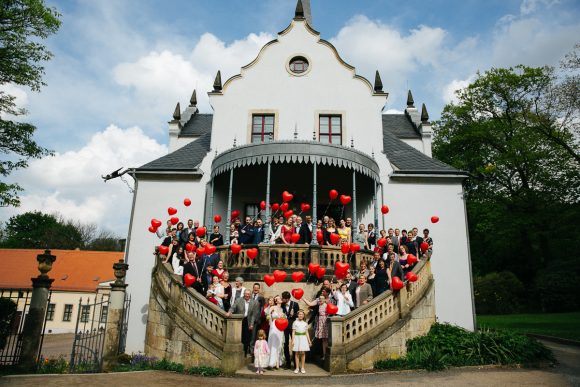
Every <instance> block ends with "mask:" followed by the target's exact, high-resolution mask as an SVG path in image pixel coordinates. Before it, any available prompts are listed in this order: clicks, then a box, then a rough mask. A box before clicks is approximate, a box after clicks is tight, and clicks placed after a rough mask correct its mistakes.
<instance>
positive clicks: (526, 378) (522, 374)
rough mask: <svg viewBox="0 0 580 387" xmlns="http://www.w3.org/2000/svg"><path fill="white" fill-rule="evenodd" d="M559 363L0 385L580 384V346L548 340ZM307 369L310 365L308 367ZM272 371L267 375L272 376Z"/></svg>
mask: <svg viewBox="0 0 580 387" xmlns="http://www.w3.org/2000/svg"><path fill="white" fill-rule="evenodd" d="M545 344H546V345H548V346H549V347H550V348H551V349H552V350H553V351H554V354H555V355H556V357H557V359H558V360H559V361H560V365H558V366H557V367H555V368H552V369H542V370H528V369H506V368H461V369H452V370H447V371H444V372H424V371H404V372H389V373H380V374H359V375H346V376H332V377H328V376H327V377H312V376H311V377H309V378H294V377H290V378H283V377H279V378H276V379H274V378H272V377H263V378H252V379H248V378H243V377H234V378H211V379H210V378H201V377H197V376H188V375H181V374H175V373H171V372H158V371H145V372H130V373H113V374H96V375H32V376H10V377H3V378H0V386H34V385H38V386H40V385H42V387H52V386H54V387H60V386H79V387H89V386H99V387H100V386H107V385H108V386H111V385H114V386H115V387H122V386H139V387H145V386H171V387H175V386H181V385H186V384H187V385H193V384H196V383H199V384H200V385H206V384H208V383H211V384H212V385H222V386H225V385H232V383H234V385H235V386H236V387H238V386H239V387H246V386H247V387H255V386H272V387H280V386H285V385H304V386H329V385H332V386H333V387H335V386H348V387H352V386H357V385H372V386H383V385H388V386H403V385H404V386H420V387H425V386H432V385H435V386H461V387H464V386H469V387H478V386H485V387H488V386H558V387H561V386H580V348H578V347H569V346H565V345H561V344H555V343H551V342H545ZM306 369H307V371H308V365H307V368H306ZM275 372H280V373H282V371H271V372H270V373H269V374H270V375H273V374H274V373H275Z"/></svg>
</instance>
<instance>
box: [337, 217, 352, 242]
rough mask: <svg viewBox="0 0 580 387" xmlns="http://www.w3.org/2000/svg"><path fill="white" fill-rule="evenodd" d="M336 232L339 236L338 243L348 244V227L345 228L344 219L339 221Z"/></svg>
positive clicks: (349, 238)
mask: <svg viewBox="0 0 580 387" xmlns="http://www.w3.org/2000/svg"><path fill="white" fill-rule="evenodd" d="M336 232H337V233H338V235H340V242H338V243H339V244H343V243H350V241H351V235H350V227H346V222H345V221H344V219H341V220H340V226H339V227H338V228H337V229H336Z"/></svg>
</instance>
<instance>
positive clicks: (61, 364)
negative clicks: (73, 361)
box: [36, 356, 68, 374]
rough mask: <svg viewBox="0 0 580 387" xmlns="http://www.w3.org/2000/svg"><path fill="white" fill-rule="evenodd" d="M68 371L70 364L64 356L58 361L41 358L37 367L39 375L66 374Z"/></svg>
mask: <svg viewBox="0 0 580 387" xmlns="http://www.w3.org/2000/svg"><path fill="white" fill-rule="evenodd" d="M67 371H68V362H67V361H66V359H65V358H64V356H60V357H58V358H56V359H49V358H44V357H42V356H41V357H40V359H39V361H38V365H37V367H36V373H38V374H64V373H66V372H67Z"/></svg>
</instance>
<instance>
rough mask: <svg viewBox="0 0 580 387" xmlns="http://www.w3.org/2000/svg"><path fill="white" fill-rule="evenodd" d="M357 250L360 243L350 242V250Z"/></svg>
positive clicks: (352, 251)
mask: <svg viewBox="0 0 580 387" xmlns="http://www.w3.org/2000/svg"><path fill="white" fill-rule="evenodd" d="M357 251H360V245H359V244H358V243H351V244H350V252H351V253H356V252H357Z"/></svg>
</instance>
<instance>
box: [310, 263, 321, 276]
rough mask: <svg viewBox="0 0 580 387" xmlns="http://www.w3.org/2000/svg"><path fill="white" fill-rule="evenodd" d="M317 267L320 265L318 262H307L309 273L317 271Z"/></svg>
mask: <svg viewBox="0 0 580 387" xmlns="http://www.w3.org/2000/svg"><path fill="white" fill-rule="evenodd" d="M319 268H320V265H319V264H318V263H309V264H308V271H309V272H310V274H316V271H318V269H319Z"/></svg>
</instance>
